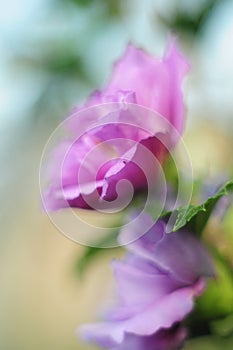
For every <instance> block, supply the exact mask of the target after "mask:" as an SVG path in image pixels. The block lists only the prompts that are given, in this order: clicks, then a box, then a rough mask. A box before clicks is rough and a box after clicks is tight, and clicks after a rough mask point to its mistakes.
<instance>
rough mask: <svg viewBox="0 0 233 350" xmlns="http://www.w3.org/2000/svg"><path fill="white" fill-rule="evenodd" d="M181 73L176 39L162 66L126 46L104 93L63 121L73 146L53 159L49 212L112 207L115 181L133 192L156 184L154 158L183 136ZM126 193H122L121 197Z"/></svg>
mask: <svg viewBox="0 0 233 350" xmlns="http://www.w3.org/2000/svg"><path fill="white" fill-rule="evenodd" d="M187 70H188V64H187V62H186V60H185V59H184V57H183V56H182V55H181V54H180V52H179V51H178V49H177V48H176V45H175V41H174V40H171V41H170V44H169V47H168V50H167V53H166V55H165V57H164V58H163V59H162V60H158V59H155V58H153V57H151V56H149V55H148V54H147V53H145V52H144V51H143V50H140V49H137V48H135V47H134V46H132V45H129V46H128V48H127V50H126V53H125V54H124V56H123V58H121V59H120V60H119V61H118V62H117V63H116V65H115V67H114V69H113V74H112V78H111V80H110V82H109V84H108V85H107V87H106V88H105V90H103V91H102V92H99V91H97V92H95V93H93V94H92V95H91V96H90V98H89V99H88V101H87V102H86V103H85V104H84V105H83V106H81V107H77V108H75V109H74V110H73V113H72V115H71V116H70V118H68V119H67V127H68V129H69V130H70V131H71V132H72V134H73V136H74V138H75V139H74V140H72V141H70V140H67V141H64V142H63V143H62V144H60V145H59V147H58V148H57V149H56V150H55V152H54V153H53V159H52V163H51V166H50V167H51V172H50V175H49V176H50V187H49V191H48V193H47V195H46V198H47V207H48V209H51V210H53V209H58V208H61V207H67V206H71V207H81V208H96V205H99V203H101V201H102V203H104V202H105V201H107V202H109V201H114V200H116V198H117V197H120V196H118V194H119V193H118V192H119V190H118V188H117V185H118V183H119V181H121V180H127V181H128V182H129V183H131V184H132V186H133V189H134V190H139V189H145V188H147V186H148V178H153V179H155V173H154V169H155V168H156V164H155V163H156V162H155V159H157V160H158V161H159V163H161V162H162V161H163V159H164V157H165V156H166V154H167V153H168V151H169V149H170V148H171V147H173V146H174V144H175V143H176V142H177V140H178V138H179V136H180V134H181V133H182V130H183V126H184V104H183V96H182V89H181V85H182V81H183V78H184V75H185V74H186V72H187ZM113 106H114V108H113ZM143 107H146V108H143ZM80 130H82V131H80ZM153 157H154V160H153ZM80 174H81V175H80ZM128 193H129V190H127V189H126V188H124V190H123V191H122V196H123V194H124V195H125V196H126V195H127V194H128Z"/></svg>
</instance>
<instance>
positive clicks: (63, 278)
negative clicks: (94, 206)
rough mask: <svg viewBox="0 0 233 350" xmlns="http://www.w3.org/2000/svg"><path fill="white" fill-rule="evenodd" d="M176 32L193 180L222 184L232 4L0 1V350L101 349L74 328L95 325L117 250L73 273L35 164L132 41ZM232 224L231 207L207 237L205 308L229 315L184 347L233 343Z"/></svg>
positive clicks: (153, 48) (230, 142)
mask: <svg viewBox="0 0 233 350" xmlns="http://www.w3.org/2000/svg"><path fill="white" fill-rule="evenodd" d="M171 32H174V33H176V34H177V35H178V38H179V43H180V47H181V49H182V50H183V52H184V53H185V55H186V56H187V57H188V59H189V61H190V63H191V66H192V71H191V74H190V76H189V77H188V79H186V82H185V85H184V91H185V100H186V106H187V127H186V134H185V140H186V144H187V147H188V149H189V151H190V155H191V159H192V162H193V167H194V174H195V177H198V178H203V179H205V178H207V177H208V179H213V181H215V179H218V181H219V179H226V178H229V177H230V176H231V175H232V173H233V171H232V170H233V160H232V149H233V147H232V146H233V138H232V135H233V64H232V62H233V40H232V38H233V2H232V1H231V0H228V1H227V0H221V1H220V0H219V1H218V0H144V1H140V0H117V1H116V0H21V1H18V0H8V1H3V0H2V1H0V50H1V56H0V121H1V123H0V160H1V176H0V198H1V211H0V220H1V235H0V310H1V311H0V349H2V350H31V349H33V350H37V349H38V350H39V349H40V350H41V349H43V350H51V349H56V350H74V349H80V350H82V349H83V350H85V349H96V347H95V346H89V345H86V344H82V343H81V342H80V340H78V339H77V338H76V336H75V329H76V327H77V326H78V325H79V324H81V323H84V322H91V321H93V320H95V319H96V311H97V309H98V307H99V305H100V304H101V302H104V300H105V299H106V298H107V296H108V295H109V294H110V292H111V288H112V287H111V282H112V275H111V270H110V268H109V261H110V260H111V259H112V258H113V257H117V256H120V255H121V254H122V252H121V251H118V250H117V249H115V250H113V249H109V250H108V251H107V252H106V253H105V254H102V255H101V258H98V259H95V261H94V262H90V263H89V264H88V266H87V267H86V271H85V273H84V274H83V275H82V276H81V277H80V274H79V273H78V271H77V270H78V268H77V265H78V261H79V259H81V261H83V260H82V259H83V258H82V257H83V254H84V247H82V246H81V245H78V244H77V243H74V242H72V241H70V240H69V239H67V238H66V237H64V236H63V235H62V234H61V233H60V232H59V231H58V230H57V229H56V228H55V227H54V226H53V225H52V223H51V222H50V220H49V218H48V217H47V215H46V213H44V212H43V210H42V209H41V203H40V194H39V180H38V173H39V163H40V159H41V155H42V151H43V148H44V145H45V143H46V141H47V139H48V137H49V136H50V134H51V132H52V131H53V130H54V128H55V127H56V126H57V125H58V124H59V122H61V121H62V120H63V119H64V117H65V116H66V115H67V114H68V112H69V111H70V110H71V108H72V107H73V106H74V105H77V104H78V103H80V102H82V101H84V99H85V98H86V97H87V95H88V94H89V93H90V92H91V91H92V90H93V89H96V88H101V87H102V86H103V85H104V83H105V82H106V81H107V79H108V78H109V76H110V71H111V67H112V65H113V63H114V62H115V60H116V59H117V58H119V57H120V56H121V54H122V53H123V51H124V50H125V47H126V45H127V43H128V42H129V41H132V42H133V43H134V44H135V45H137V46H140V47H143V48H144V49H146V50H148V51H149V52H151V53H152V54H155V55H157V56H158V55H162V52H163V50H164V48H165V47H166V41H167V38H168V35H169V33H171ZM87 215H93V214H90V213H88V214H87ZM232 222H233V210H232V208H230V209H229V213H228V215H227V218H226V221H225V222H224V225H221V227H220V226H218V223H214V225H213V226H212V228H211V233H210V234H209V236H208V235H207V236H208V237H210V238H209V239H211V240H215V241H216V235H217V234H219V232H220V233H221V244H220V245H218V239H217V246H218V249H220V250H221V251H222V252H223V253H224V254H225V257H226V260H227V261H228V263H229V269H228V270H227V271H225V270H221V276H222V278H223V280H224V283H225V284H224V283H223V284H221V287H222V288H221V290H222V294H216V295H215V299H214V298H213V300H212V304H208V303H207V304H208V305H207V304H206V303H205V305H207V306H206V308H207V309H208V307H209V309H208V310H206V313H208V312H210V313H211V310H212V307H214V305H216V304H218V303H219V302H220V300H221V302H220V304H221V307H222V309H221V307H220V311H219V314H218V315H216V317H217V316H221V317H222V315H223V314H224V317H225V316H226V315H227V318H226V320H225V318H224V322H225V323H224V322H223V323H221V322H220V325H219V323H217V325H216V324H215V325H214V326H213V332H212V334H203V335H200V336H199V337H198V338H195V339H193V340H190V341H189V342H187V344H186V349H187V350H188V349H193V350H195V349H213V350H215V349H222V347H223V345H224V346H225V349H229V350H230V349H232V347H233V336H232V331H233V317H232V314H233V277H232V270H231V268H232V266H233V254H232V251H233V224H232ZM77 229H78V228H77ZM215 233H216V234H215ZM220 265H221V264H220ZM220 269H221V268H220ZM213 288H214V287H213ZM224 288H225V289H224ZM218 290H219V288H218ZM215 292H216V291H215ZM218 292H219V291H218ZM199 307H200V308H201V307H202V306H201V305H200V306H199ZM223 310H224V311H223ZM212 311H213V310H212ZM221 320H222V318H221ZM216 322H219V321H216ZM226 329H227V331H226Z"/></svg>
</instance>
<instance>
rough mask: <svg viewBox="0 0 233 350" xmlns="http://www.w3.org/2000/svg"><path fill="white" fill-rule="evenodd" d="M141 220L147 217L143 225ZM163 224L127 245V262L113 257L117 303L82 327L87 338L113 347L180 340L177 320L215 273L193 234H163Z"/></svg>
mask: <svg viewBox="0 0 233 350" xmlns="http://www.w3.org/2000/svg"><path fill="white" fill-rule="evenodd" d="M145 220H148V217H147V216H146V215H145V216H144V217H143V219H142V221H141V225H142V228H143V226H144V224H145ZM165 226H166V224H165V222H163V221H162V220H159V221H157V222H156V223H155V224H154V225H153V226H152V228H151V229H150V230H149V231H148V232H147V233H146V234H145V235H144V236H142V237H141V238H139V239H137V240H136V241H134V242H132V243H130V244H129V245H127V246H126V248H127V249H128V251H129V253H128V255H127V256H126V258H125V260H123V261H119V260H115V261H113V269H114V275H115V279H116V284H117V304H116V306H115V307H114V308H113V310H111V311H110V312H108V313H107V314H106V316H105V321H104V322H100V323H96V324H93V325H84V326H82V327H81V334H82V336H83V338H84V339H85V340H87V341H91V342H96V343H97V344H98V345H100V346H102V347H104V348H107V349H112V350H128V349H131V348H132V349H137V350H144V349H148V350H150V349H151V350H152V349H161V350H171V349H177V348H178V347H179V345H181V344H182V342H183V340H184V338H185V329H184V328H183V327H182V325H181V322H182V321H183V319H184V318H185V317H186V316H187V315H188V314H189V313H190V311H191V310H192V309H193V306H194V299H195V297H197V296H199V295H200V294H202V293H203V291H204V289H205V286H206V278H207V277H213V275H214V271H213V266H212V262H211V260H210V258H209V256H208V254H207V252H206V250H205V248H204V246H203V245H202V244H201V242H200V241H199V240H198V239H197V238H196V237H195V236H194V235H192V234H190V233H188V232H186V231H185V230H180V231H178V232H175V233H170V234H166V233H165ZM131 229H132V227H131V228H130V230H131ZM119 239H120V242H121V243H123V242H124V241H125V240H126V241H127V240H128V232H127V229H123V232H121V234H120V238H119ZM129 344H133V346H132V347H131V346H129Z"/></svg>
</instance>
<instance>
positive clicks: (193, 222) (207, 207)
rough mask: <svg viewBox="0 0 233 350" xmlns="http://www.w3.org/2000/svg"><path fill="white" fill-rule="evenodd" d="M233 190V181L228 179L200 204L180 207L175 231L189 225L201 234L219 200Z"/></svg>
mask: <svg viewBox="0 0 233 350" xmlns="http://www.w3.org/2000/svg"><path fill="white" fill-rule="evenodd" d="M232 191H233V181H228V182H227V183H226V184H225V185H224V186H222V187H221V188H220V189H219V190H218V191H217V192H216V193H215V194H214V195H213V196H212V197H209V198H208V199H207V200H206V201H205V202H204V203H202V204H200V205H192V204H191V205H189V206H188V207H180V208H178V209H177V218H176V221H175V224H174V226H173V231H177V230H179V229H180V228H182V227H184V226H186V225H188V226H189V227H190V228H191V229H192V231H194V232H195V233H198V234H200V233H201V232H202V231H203V229H204V227H205V225H206V223H207V221H208V219H209V217H210V215H211V213H212V210H213V209H214V207H215V205H216V204H217V202H218V200H219V199H220V198H221V197H223V196H226V195H229V194H230V193H231V192H232Z"/></svg>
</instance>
